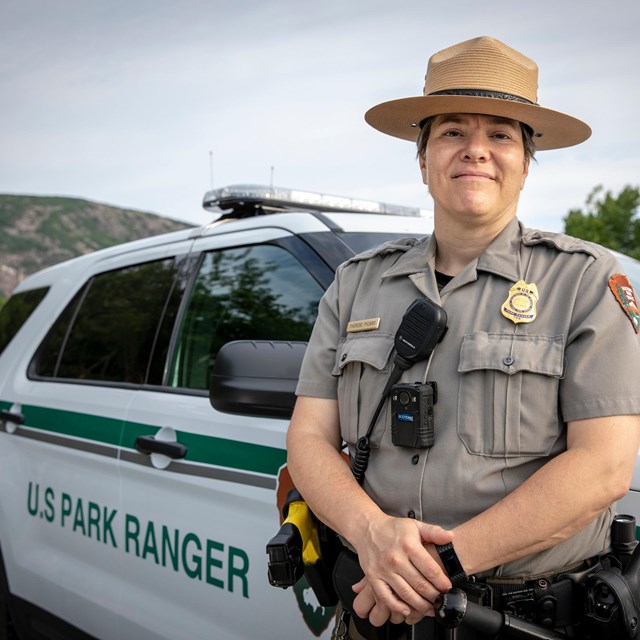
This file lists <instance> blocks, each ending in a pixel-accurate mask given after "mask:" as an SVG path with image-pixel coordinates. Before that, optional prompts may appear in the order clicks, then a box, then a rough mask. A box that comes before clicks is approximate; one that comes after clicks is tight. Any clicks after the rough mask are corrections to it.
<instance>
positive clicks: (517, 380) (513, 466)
mask: <svg viewBox="0 0 640 640" xmlns="http://www.w3.org/2000/svg"><path fill="white" fill-rule="evenodd" d="M434 263H435V240H434V238H433V237H431V238H430V239H429V240H425V239H422V240H418V241H416V240H407V241H400V242H394V243H389V244H387V245H383V247H380V248H378V249H376V250H373V251H370V252H367V253H365V254H361V255H360V256H357V257H356V258H354V259H352V260H350V261H348V262H347V263H345V264H344V265H342V266H341V267H340V268H339V269H338V271H337V273H336V279H335V281H334V283H333V285H332V286H331V287H330V288H329V290H328V291H327V293H326V294H325V296H324V297H323V299H322V301H321V303H320V308H319V315H318V319H317V321H316V325H315V328H314V331H313V335H312V337H311V339H310V342H309V347H308V349H307V354H306V357H305V361H304V364H303V367H302V371H301V374H300V380H299V384H298V388H297V393H298V395H305V396H313V397H322V398H337V399H338V402H339V410H340V425H341V432H342V438H343V439H344V440H345V442H347V444H348V445H349V447H350V451H351V452H353V445H354V444H355V442H356V440H357V438H358V437H359V436H361V435H364V433H365V432H366V430H367V427H368V426H369V421H370V420H371V418H372V414H373V411H374V409H375V407H376V406H377V404H378V400H379V398H380V395H381V393H382V390H383V388H384V386H385V383H386V381H387V379H388V377H389V374H390V373H391V369H392V365H393V339H394V335H395V332H396V330H397V328H398V326H399V324H400V321H401V319H402V315H403V314H404V312H405V310H406V309H407V307H408V306H409V305H410V304H411V302H412V301H413V300H414V299H415V298H417V297H428V298H430V299H432V300H434V301H435V302H437V303H439V304H440V305H441V306H443V307H444V309H445V311H446V312H447V317H448V323H447V326H448V331H447V333H446V335H445V337H444V339H443V341H442V342H441V343H440V344H439V345H438V346H437V347H436V349H435V351H434V354H433V357H432V359H431V361H430V363H429V365H428V370H427V363H426V362H420V363H417V364H415V365H414V366H413V367H411V368H410V369H409V370H408V371H405V372H404V374H403V376H402V379H401V380H402V382H417V381H420V382H424V381H425V380H433V381H436V383H437V385H438V401H437V404H436V405H435V407H434V417H435V444H434V445H433V447H431V448H430V449H425V450H419V451H418V450H412V449H407V448H403V447H395V446H394V445H393V444H392V442H391V433H390V432H391V427H390V413H389V411H390V409H389V402H387V403H386V404H385V410H383V411H382V413H381V415H380V417H379V419H378V421H377V424H376V426H375V429H374V431H373V434H372V437H371V442H372V447H373V449H372V452H371V458H370V462H369V466H368V468H367V472H366V478H365V483H364V485H363V486H364V489H365V490H366V491H367V493H368V494H369V495H370V496H371V498H372V499H373V500H374V501H375V502H376V503H377V504H378V505H380V507H381V508H382V509H383V510H384V511H385V512H387V513H389V514H391V515H395V516H401V517H407V514H408V513H413V514H414V515H415V517H416V518H418V519H420V520H423V521H425V522H430V523H434V524H439V525H441V526H443V527H447V528H449V527H454V526H456V525H458V524H460V523H461V522H464V521H466V520H468V519H469V518H471V517H473V516H474V515H476V514H477V513H479V512H482V511H485V510H486V509H488V508H489V507H490V506H491V505H493V504H494V503H496V502H497V501H499V500H500V499H501V498H503V497H504V496H505V495H507V494H508V493H509V492H511V491H512V490H513V489H515V488H516V487H518V486H519V485H520V484H522V482H523V481H524V480H526V479H527V478H528V477H529V476H531V475H532V474H533V473H535V471H537V470H538V469H539V468H540V467H541V466H543V465H544V464H545V463H546V462H547V461H548V460H549V459H550V458H551V457H553V456H555V455H557V454H559V453H561V452H562V451H564V450H566V435H567V434H566V423H567V422H569V421H572V420H581V419H586V418H595V417H600V416H607V415H621V414H638V413H640V387H638V384H637V363H638V362H640V340H639V337H638V335H637V334H636V333H635V332H634V331H633V329H632V327H631V325H630V323H629V320H628V318H627V317H626V315H625V313H624V312H623V311H622V309H621V308H620V306H619V305H618V303H617V301H616V300H615V298H614V296H613V295H612V294H611V292H610V291H609V290H608V284H607V283H608V280H609V278H610V276H611V275H613V274H614V273H619V272H620V268H619V267H618V265H617V264H616V262H615V259H614V258H613V257H612V256H611V254H609V253H608V252H607V251H606V250H604V249H603V248H601V247H597V246H595V245H591V244H588V243H585V242H583V241H580V240H576V239H574V238H569V237H567V236H564V235H561V234H552V233H546V232H540V231H534V230H529V229H526V228H524V227H523V226H522V225H521V224H520V223H519V222H518V221H517V220H516V219H514V220H513V221H512V222H511V223H510V224H509V225H508V226H507V227H506V228H505V229H504V230H503V232H502V233H501V234H500V235H499V236H498V237H497V238H496V239H495V240H494V242H493V243H492V244H491V245H490V246H489V247H488V248H487V250H486V251H485V252H484V253H483V254H482V255H481V256H480V257H479V258H478V259H477V260H474V261H473V262H471V263H470V264H468V265H467V266H466V267H465V268H464V269H463V270H462V271H461V272H460V273H459V274H457V275H456V277H455V278H453V280H451V282H449V283H448V284H447V285H446V286H445V287H444V288H443V289H442V291H441V292H438V287H437V283H436V279H435V270H434V266H435V265H434ZM518 280H524V281H525V282H526V283H529V284H531V283H534V284H535V285H536V286H537V290H538V295H539V299H538V302H537V309H536V317H535V319H534V320H533V322H531V323H527V324H525V323H520V324H515V323H514V322H512V321H511V320H510V319H508V318H505V317H504V316H503V315H502V313H501V306H502V305H503V304H504V303H505V301H506V300H507V297H508V295H509V291H510V288H511V287H512V286H513V285H514V284H515V283H516V282H517V281H518ZM374 317H376V318H377V317H379V318H380V319H381V321H380V325H379V328H378V329H377V330H375V331H369V332H358V333H348V332H347V324H348V323H349V322H350V321H355V320H362V319H363V318H374ZM416 456H418V457H417V458H416ZM414 460H415V462H414ZM407 461H410V464H407ZM613 515H614V512H613V509H612V510H609V511H608V512H606V513H604V514H603V515H602V516H600V517H599V518H598V519H597V520H596V521H595V522H594V523H592V524H591V525H589V526H588V527H587V528H586V529H584V530H583V531H581V532H579V533H578V534H576V535H575V536H573V537H572V538H571V539H569V540H567V541H565V542H563V543H561V544H559V545H557V546H556V547H554V548H551V549H548V550H546V551H543V552H541V553H539V554H536V555H535V556H528V557H526V558H522V559H520V560H518V561H515V562H512V563H509V564H507V565H503V566H502V567H499V568H498V569H497V573H498V574H500V575H505V576H508V575H527V574H535V573H542V572H545V571H553V570H555V569H558V568H560V567H562V566H564V565H566V564H568V563H571V562H574V561H579V560H583V559H584V558H587V557H590V556H593V555H596V554H598V553H600V552H602V551H604V550H605V549H606V548H607V547H608V544H609V537H608V536H609V524H610V522H611V519H612V517H613ZM531 517H532V518H535V517H536V514H531Z"/></svg>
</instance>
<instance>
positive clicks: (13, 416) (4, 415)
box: [0, 411, 24, 424]
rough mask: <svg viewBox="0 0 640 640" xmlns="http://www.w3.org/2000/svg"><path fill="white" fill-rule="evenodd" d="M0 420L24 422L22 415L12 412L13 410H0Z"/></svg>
mask: <svg viewBox="0 0 640 640" xmlns="http://www.w3.org/2000/svg"><path fill="white" fill-rule="evenodd" d="M0 421H2V422H13V424H22V423H23V422H24V416H23V415H22V414H21V413H14V412H13V411H0Z"/></svg>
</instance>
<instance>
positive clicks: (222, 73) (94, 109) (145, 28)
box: [0, 0, 640, 231]
mask: <svg viewBox="0 0 640 640" xmlns="http://www.w3.org/2000/svg"><path fill="white" fill-rule="evenodd" d="M639 24H640V2H638V1H637V0H608V1H606V2H605V1H601V0H593V1H590V2H589V1H586V2H577V1H575V2H573V1H568V0H567V1H565V2H562V0H553V1H552V0H536V2H531V3H529V2H528V3H524V2H516V0H493V1H492V0H485V1H484V2H477V1H470V0H456V1H455V2H453V1H451V0H445V1H440V2H435V1H432V0H420V1H418V0H393V1H381V0H322V1H318V0H313V1H307V0H262V1H261V0H179V1H178V0H175V1H169V0H55V2H54V1H52V0H0V114H1V118H0V193H16V194H36V195H64V196H76V197H82V198H87V199H90V200H96V201H99V202H103V203H107V204H112V205H115V206H120V207H125V208H132V209H138V210H142V211H148V212H153V213H157V214H160V215H162V216H166V217H169V218H173V219H176V220H184V221H187V222H190V223H195V224H206V223H207V222H208V221H209V220H210V219H211V214H210V213H208V212H206V211H205V210H204V209H203V208H202V199H203V196H204V194H205V192H206V191H207V190H209V189H211V188H212V187H213V188H218V187H222V186H227V185H232V184H261V185H270V184H272V185H274V186H278V187H288V188H293V189H303V190H308V191H319V192H322V193H327V194H336V195H346V196H351V197H356V198H364V199H371V200H382V201H384V202H389V203H394V204H400V205H405V206H411V207H421V208H424V209H427V210H431V209H432V206H433V205H432V201H431V198H430V196H429V194H428V192H427V190H426V188H425V187H424V185H423V184H422V182H421V179H420V174H419V170H418V167H417V163H416V160H415V149H414V145H413V144H412V143H410V142H406V141H402V140H398V139H395V138H392V137H390V136H387V135H384V134H382V133H379V132H378V131H376V130H374V129H372V128H371V127H369V125H367V124H366V123H365V122H364V113H365V111H367V109H369V108H370V107H372V106H374V105H375V104H378V103H380V102H384V101H387V100H393V99H396V98H404V97H409V96H417V95H420V93H421V92H422V86H423V82H424V73H425V70H426V66H427V61H428V59H429V56H430V55H431V54H433V53H435V52H436V51H439V50H441V49H443V48H445V47H448V46H450V45H452V44H454V43H456V42H461V41H463V40H466V39H469V38H473V37H476V36H480V35H490V36H493V37H495V38H498V39H500V40H502V41H504V42H505V43H507V44H509V45H510V46H512V47H514V48H515V49H518V50H519V51H521V52H522V53H524V54H525V55H527V56H529V57H531V58H533V59H534V60H535V61H536V62H537V64H538V66H539V68H540V76H539V93H538V97H539V103H540V104H541V105H542V106H545V107H548V108H551V109H555V110H558V111H563V112H565V113H569V114H570V115H573V116H575V117H577V118H580V119H581V120H584V121H585V122H587V123H588V124H589V125H590V126H591V127H592V129H593V135H592V137H591V138H590V139H589V140H588V141H587V142H585V143H583V144H582V145H579V146H577V147H573V148H568V149H563V150H555V151H541V152H539V153H538V154H537V163H536V164H535V165H534V166H532V169H531V171H530V174H529V178H528V181H527V184H526V186H525V189H524V191H523V192H522V195H521V199H520V206H519V216H520V218H521V219H522V220H523V221H524V222H525V223H526V224H527V225H529V226H532V227H538V228H543V229H548V230H552V231H561V230H562V229H563V220H562V219H563V217H564V216H566V214H567V213H568V211H569V210H570V209H575V208H584V205H585V201H586V199H587V196H588V194H589V193H590V192H591V190H592V189H593V188H594V187H595V186H596V185H602V186H603V187H604V189H605V190H610V191H612V192H613V193H614V194H616V193H618V192H619V191H620V190H621V189H622V188H624V187H625V186H626V185H631V186H639V185H640V127H639V126H638V122H637V119H638V104H639V103H640V38H639V37H638V25H639Z"/></svg>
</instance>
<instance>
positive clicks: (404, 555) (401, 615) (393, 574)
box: [354, 514, 453, 626]
mask: <svg viewBox="0 0 640 640" xmlns="http://www.w3.org/2000/svg"><path fill="white" fill-rule="evenodd" d="M452 539H453V533H452V532H450V531H446V530H445V529H442V528H441V527H438V526H435V525H429V524H426V523H424V522H419V521H416V520H413V519H410V518H394V517H391V516H387V515H385V514H383V515H381V516H380V517H378V518H376V519H375V520H373V521H370V522H369V523H368V526H367V528H366V530H365V531H364V533H363V535H362V536H361V538H360V540H358V541H357V544H355V547H356V550H357V552H358V559H359V561H360V566H361V567H362V569H363V571H364V573H365V576H366V577H365V580H363V581H362V582H361V583H358V586H357V587H356V588H355V589H354V590H356V592H357V593H358V595H357V596H356V599H355V600H354V610H355V612H356V614H357V615H358V616H360V617H361V618H369V620H370V622H371V624H373V625H375V626H380V625H382V624H383V623H384V622H385V621H386V620H387V619H389V618H390V619H391V620H392V621H393V622H400V621H403V620H405V621H408V622H409V623H410V624H413V623H414V622H417V621H418V620H420V619H421V618H422V617H424V616H428V615H433V611H434V610H433V602H434V600H435V599H436V597H437V596H438V594H440V593H443V592H446V591H448V590H449V589H451V582H450V581H449V578H448V577H447V576H446V574H445V573H444V571H443V570H442V568H441V566H440V565H439V563H438V561H437V560H436V557H437V556H436V552H435V549H434V547H433V545H434V544H445V543H447V542H451V540H452ZM354 542H355V541H354ZM425 545H426V546H425ZM429 547H430V549H431V553H430V551H429Z"/></svg>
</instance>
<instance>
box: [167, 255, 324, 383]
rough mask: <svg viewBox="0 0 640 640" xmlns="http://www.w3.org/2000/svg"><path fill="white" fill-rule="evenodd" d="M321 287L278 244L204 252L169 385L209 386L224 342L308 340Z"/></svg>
mask: <svg viewBox="0 0 640 640" xmlns="http://www.w3.org/2000/svg"><path fill="white" fill-rule="evenodd" d="M323 293H324V291H323V289H322V287H321V286H320V285H319V284H318V283H317V282H316V281H315V280H314V278H313V277H312V276H311V274H310V273H309V272H308V271H307V270H306V269H305V268H304V267H303V266H302V264H301V263H300V262H298V260H297V259H296V258H294V257H293V256H292V255H291V254H290V253H289V252H288V251H286V250H285V249H283V248H282V247H278V246H275V245H258V246H251V247H239V248H233V249H225V250H221V251H212V252H210V253H206V254H205V255H204V257H203V260H202V264H201V267H200V269H199V272H198V275H197V279H196V282H195V285H194V288H193V291H192V293H191V297H190V299H189V303H188V307H187V309H186V312H185V315H184V319H183V322H182V325H181V327H180V332H179V335H178V342H177V348H176V352H175V356H174V361H173V365H172V367H171V371H170V377H169V384H170V386H172V387H181V388H187V389H197V390H207V389H208V388H209V378H210V374H211V369H212V367H213V364H214V362H215V357H216V354H217V353H218V350H219V349H220V347H221V346H222V345H223V344H225V343H226V342H230V341H232V340H303V341H304V340H308V339H309V335H310V334H311V329H312V328H313V323H314V321H315V317H316V314H317V308H318V302H319V300H320V298H321V297H322V294H323Z"/></svg>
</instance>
